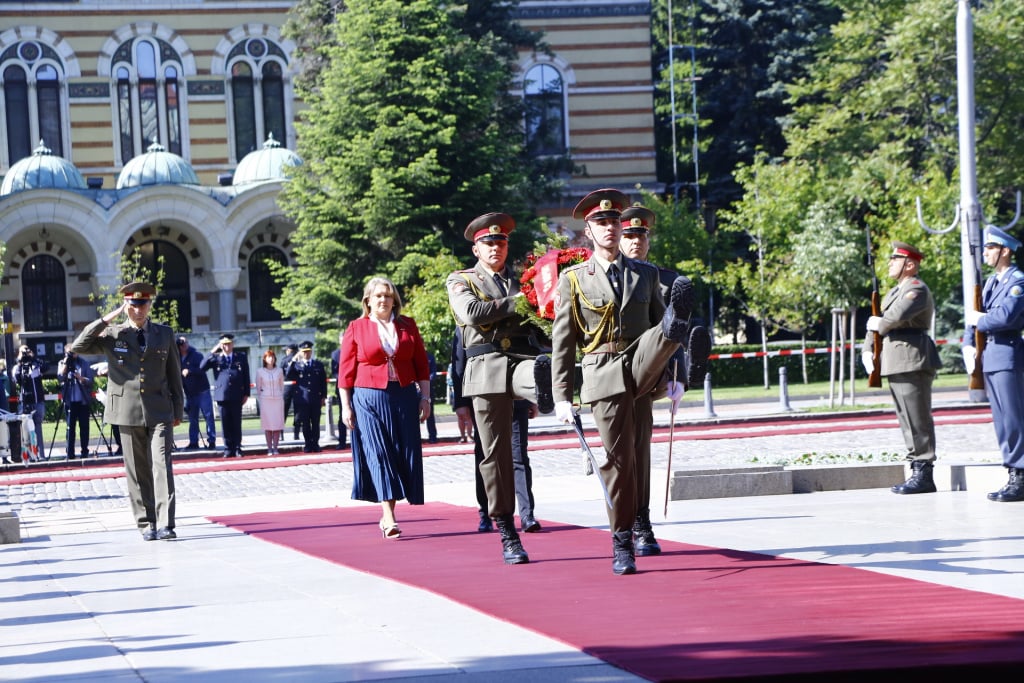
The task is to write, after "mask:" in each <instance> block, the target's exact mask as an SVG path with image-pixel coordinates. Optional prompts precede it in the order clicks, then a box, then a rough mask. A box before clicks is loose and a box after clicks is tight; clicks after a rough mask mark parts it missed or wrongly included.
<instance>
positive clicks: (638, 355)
mask: <svg viewBox="0 0 1024 683" xmlns="http://www.w3.org/2000/svg"><path fill="white" fill-rule="evenodd" d="M677 350H679V342H675V341H672V340H671V339H669V338H668V337H666V336H665V335H664V334H662V331H661V328H660V327H652V328H651V329H649V330H647V331H646V332H644V333H643V334H642V335H640V338H639V339H637V340H636V343H635V345H634V351H633V360H632V362H631V363H630V368H631V369H632V371H633V383H634V385H635V386H636V395H637V396H643V395H645V394H649V393H651V392H652V391H654V390H655V388H657V386H658V384H659V382H661V380H662V379H663V378H664V376H665V368H666V367H667V366H668V362H669V360H670V359H671V358H672V356H673V355H674V354H675V352H676V351H677Z"/></svg>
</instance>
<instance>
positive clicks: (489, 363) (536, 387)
mask: <svg viewBox="0 0 1024 683" xmlns="http://www.w3.org/2000/svg"><path fill="white" fill-rule="evenodd" d="M515 225H516V224H515V221H514V220H513V218H512V217H511V216H509V215H508V214H504V213H488V214H484V215H482V216H478V217H477V218H475V219H473V220H472V221H471V222H470V223H469V225H468V226H467V227H466V231H465V238H466V239H467V240H469V241H470V242H472V243H473V254H474V255H475V256H476V257H477V263H476V265H475V266H474V267H473V268H470V269H469V270H460V271H456V272H454V273H452V274H451V275H449V276H448V281H447V283H446V287H447V289H448V301H449V303H450V304H451V307H452V312H453V313H454V315H455V321H456V323H457V324H458V326H459V327H460V328H461V331H462V343H463V347H464V348H465V350H466V368H465V372H464V374H463V378H462V393H463V395H464V396H467V397H472V399H473V413H474V415H475V416H476V426H477V430H478V432H479V434H480V443H481V445H482V447H483V453H484V458H483V461H482V462H481V463H480V474H481V476H482V477H483V480H484V488H485V489H486V490H487V507H488V514H489V515H490V517H491V519H493V520H494V523H495V525H496V526H497V527H498V531H499V532H501V545H502V556H503V557H504V560H505V563H506V564H525V563H527V562H529V561H530V557H529V555H527V553H526V550H524V549H523V544H522V542H521V541H520V540H519V534H518V533H516V528H515V523H514V521H513V514H514V513H515V510H516V492H515V476H514V474H513V462H512V411H513V403H514V401H515V400H516V399H517V398H518V399H525V400H527V401H530V402H531V403H536V404H537V406H538V409H539V411H540V412H541V413H545V414H546V413H550V412H551V410H552V409H553V405H552V403H553V402H552V398H551V361H550V358H549V357H548V356H546V355H543V354H541V353H540V352H541V341H540V340H539V338H538V335H540V334H541V332H540V330H537V329H536V328H535V327H534V326H532V325H530V324H529V323H527V322H526V320H525V318H524V317H523V316H521V315H520V314H518V313H516V300H517V299H518V298H519V297H520V296H522V294H521V293H520V291H519V279H518V278H517V277H516V276H515V274H514V273H513V272H512V270H511V269H510V268H508V266H507V265H506V263H505V262H506V260H507V259H508V235H509V233H511V232H512V231H513V230H514V229H515Z"/></svg>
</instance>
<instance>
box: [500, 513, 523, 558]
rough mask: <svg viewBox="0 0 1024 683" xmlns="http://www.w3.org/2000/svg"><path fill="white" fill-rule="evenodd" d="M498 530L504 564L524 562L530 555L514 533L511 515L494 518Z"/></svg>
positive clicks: (514, 528)
mask: <svg viewBox="0 0 1024 683" xmlns="http://www.w3.org/2000/svg"><path fill="white" fill-rule="evenodd" d="M494 523H495V525H497V527H498V531H499V532H501V553H502V556H503V557H504V558H505V564H526V563H528V562H529V561H530V556H529V555H527V554H526V551H525V550H524V549H523V544H522V542H520V540H519V534H517V533H516V525H515V522H513V520H512V515H506V516H504V517H499V518H497V519H495V520H494Z"/></svg>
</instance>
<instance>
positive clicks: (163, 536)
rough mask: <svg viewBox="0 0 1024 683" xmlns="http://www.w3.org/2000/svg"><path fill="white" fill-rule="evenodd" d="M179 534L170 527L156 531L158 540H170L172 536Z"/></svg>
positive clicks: (175, 536)
mask: <svg viewBox="0 0 1024 683" xmlns="http://www.w3.org/2000/svg"><path fill="white" fill-rule="evenodd" d="M177 537H178V534H176V533H174V529H168V528H167V527H164V528H163V529H160V531H158V532H156V539H157V540H158V541H169V540H171V539H172V538H177Z"/></svg>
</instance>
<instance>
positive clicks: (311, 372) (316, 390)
mask: <svg viewBox="0 0 1024 683" xmlns="http://www.w3.org/2000/svg"><path fill="white" fill-rule="evenodd" d="M284 378H285V381H292V382H295V390H294V392H293V393H292V401H293V403H294V405H295V421H296V423H297V424H298V425H299V426H300V427H301V429H302V438H303V441H304V442H305V443H304V445H303V446H302V452H303V453H319V452H320V450H321V449H320V413H321V412H322V411H323V407H324V403H326V401H327V370H326V369H324V364H323V363H321V362H320V361H318V360H317V359H316V358H313V342H311V341H304V342H302V343H301V344H299V352H298V353H296V354H295V356H294V357H293V358H292V360H291V362H290V363H288V367H287V369H285V371H284Z"/></svg>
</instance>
